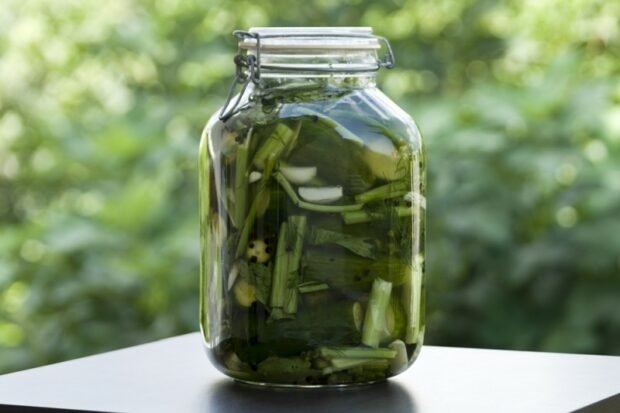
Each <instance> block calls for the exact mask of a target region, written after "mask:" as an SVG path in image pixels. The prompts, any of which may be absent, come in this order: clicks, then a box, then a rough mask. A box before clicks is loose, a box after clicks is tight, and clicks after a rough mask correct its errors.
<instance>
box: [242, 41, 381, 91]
mask: <svg viewBox="0 0 620 413" xmlns="http://www.w3.org/2000/svg"><path fill="white" fill-rule="evenodd" d="M247 53H248V54H254V53H255V51H253V50H249V51H248V52H247ZM377 69H378V65H377V52H376V51H375V50H294V51H292V50H278V51H264V50H263V51H262V53H261V55H260V77H259V81H258V83H257V85H256V86H257V88H256V89H257V91H260V90H269V89H273V88H294V87H297V86H299V87H300V88H314V87H326V88H337V89H343V88H364V87H372V86H374V85H375V81H376V73H377Z"/></svg>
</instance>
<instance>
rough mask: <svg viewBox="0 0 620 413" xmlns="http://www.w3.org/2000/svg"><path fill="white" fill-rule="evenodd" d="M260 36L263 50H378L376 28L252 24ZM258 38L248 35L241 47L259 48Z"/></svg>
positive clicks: (254, 32) (243, 39)
mask: <svg viewBox="0 0 620 413" xmlns="http://www.w3.org/2000/svg"><path fill="white" fill-rule="evenodd" d="M249 33H253V34H257V35H258V36H260V48H261V50H378V49H380V48H381V44H380V42H379V38H378V37H377V36H375V35H373V31H372V27H368V26H360V27H337V26H331V27H252V28H250V30H249ZM256 45H257V40H256V39H255V38H252V37H244V38H242V39H240V40H239V48H241V49H255V48H256Z"/></svg>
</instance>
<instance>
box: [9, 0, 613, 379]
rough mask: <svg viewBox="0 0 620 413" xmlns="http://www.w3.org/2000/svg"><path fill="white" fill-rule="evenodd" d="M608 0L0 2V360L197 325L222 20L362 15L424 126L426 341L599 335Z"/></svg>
mask: <svg viewBox="0 0 620 413" xmlns="http://www.w3.org/2000/svg"><path fill="white" fill-rule="evenodd" d="M619 21H620V3H619V2H613V1H605V0H569V1H565V0H536V1H534V0H532V1H519V0H511V1H504V2H498V1H491V0H417V1H413V0H409V1H408V0H391V1H382V2H372V1H370V0H347V1H341V2H333V1H326V0H315V1H307V2H299V3H295V7H291V6H290V3H289V2H288V1H285V0H274V1H271V2H257V1H248V0H241V1H234V2H233V1H218V0H200V1H199V0H156V1H138V0H109V1H106V2H105V4H104V3H101V2H96V1H93V0H29V1H22V0H5V1H4V2H3V7H1V8H0V372H6V371H11V370H16V369H22V368H26V367H29V366H34V365H39V364H44V363H49V362H53V361H58V360H62V359H68V358H73V357H77V356H80V355H85V354H91V353H96V352H100V351H104V350H108V349H113V348H119V347H123V346H129V345H132V344H137V343H141V342H146V341H149V340H153V339H156V338H160V337H165V336H169V335H173V334H179V333H183V332H188V331H192V330H195V329H197V326H198V324H197V308H198V303H197V296H198V288H197V277H198V256H199V251H198V219H197V218H198V214H197V190H196V179H197V170H196V155H197V145H198V138H199V135H200V132H201V129H202V127H203V125H204V123H205V121H206V119H207V118H208V116H209V115H210V114H211V113H212V112H213V111H215V109H216V108H217V107H218V106H219V105H221V104H222V102H223V96H224V95H225V93H226V91H227V87H228V84H229V81H230V80H231V76H232V74H233V64H232V56H233V54H234V53H235V51H236V45H235V42H234V39H233V38H232V36H230V33H231V31H232V30H233V29H237V28H247V27H250V26H269V25H271V26H287V25H293V26H304V25H305V26H311V25H348V26H357V25H369V26H373V27H374V28H375V31H376V32H377V33H379V34H382V35H385V36H387V37H388V38H389V39H390V40H391V41H392V45H393V47H394V50H395V53H396V57H397V63H398V64H397V68H396V69H394V70H391V71H385V72H384V73H382V74H381V76H380V85H381V87H382V88H383V89H384V90H385V91H386V93H388V94H389V95H390V96H392V97H393V98H394V99H395V100H396V101H397V102H399V103H400V104H401V105H402V106H404V107H405V108H406V109H407V110H408V111H409V112H410V113H411V114H412V115H413V116H414V118H415V119H416V120H417V121H418V124H419V125H420V127H421V129H422V131H423V133H424V134H425V138H426V143H427V149H428V159H429V176H428V187H429V199H428V201H429V202H428V219H429V221H428V223H429V228H428V262H427V270H428V275H429V283H430V284H429V288H430V290H429V293H430V294H429V308H428V314H429V316H428V332H427V337H428V340H427V341H428V342H429V343H432V344H442V345H459V346H479V347H497V348H512V349H528V350H550V351H571V352H592V353H608V354H620V28H619V23H618V22H619Z"/></svg>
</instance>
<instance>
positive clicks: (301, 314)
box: [199, 28, 426, 386]
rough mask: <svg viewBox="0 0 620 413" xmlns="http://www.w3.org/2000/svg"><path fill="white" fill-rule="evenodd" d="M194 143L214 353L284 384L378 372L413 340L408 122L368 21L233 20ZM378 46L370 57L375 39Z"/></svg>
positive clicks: (418, 230)
mask: <svg viewBox="0 0 620 413" xmlns="http://www.w3.org/2000/svg"><path fill="white" fill-rule="evenodd" d="M235 35H236V36H237V38H238V39H239V53H238V55H237V56H236V57H235V63H236V65H237V77H236V80H235V83H234V84H233V86H235V85H236V86H239V87H240V89H241V90H240V92H238V93H237V94H236V95H235V96H233V95H234V94H235V89H236V88H235V87H233V88H231V95H230V96H229V98H228V101H227V102H226V104H225V105H224V106H223V107H222V108H221V110H219V111H218V112H217V113H215V114H214V115H213V116H212V117H211V119H210V120H209V121H208V123H207V126H206V128H205V130H204V134H203V136H202V141H201V144H200V157H199V162H200V169H199V170H200V225H201V241H202V243H201V246H202V250H201V251H202V253H201V277H200V279H201V284H200V295H201V298H200V300H201V301H200V302H201V309H200V322H201V327H202V333H203V336H204V342H205V345H206V348H207V353H208V355H209V358H210V359H211V361H212V362H213V364H214V365H215V366H216V367H217V368H218V369H219V370H221V371H222V372H224V373H225V374H226V375H228V376H230V377H233V378H235V379H237V380H241V381H244V382H250V383H258V384H271V385H283V386H287V385H290V386H323V385H346V384H358V383H369V382H375V381H381V380H384V379H386V378H388V377H391V376H394V375H396V374H398V373H400V372H402V371H404V370H405V369H407V368H408V367H409V365H411V363H412V362H413V361H414V359H415V358H416V356H417V354H418V352H419V351H420V348H421V345H422V340H423V336H424V326H425V322H424V296H425V293H424V291H425V286H424V285H425V282H424V275H423V274H424V212H425V208H426V206H425V197H424V192H425V188H424V186H425V184H424V182H425V169H424V154H423V150H422V141H421V137H420V134H419V132H418V129H417V127H416V125H415V123H414V122H413V120H412V119H411V117H410V116H408V115H407V114H406V113H405V112H404V111H403V110H402V109H400V108H399V107H398V106H397V105H396V104H395V103H393V102H392V101H391V100H390V99H389V98H388V97H387V96H385V95H384V94H383V93H382V92H381V91H380V90H379V89H377V87H376V85H375V75H376V73H377V71H378V70H379V69H380V68H382V67H391V66H392V65H393V63H394V59H393V55H392V52H391V49H390V47H389V44H388V43H387V41H386V40H385V39H383V38H381V37H378V36H375V35H373V34H372V30H371V29H370V28H257V29H250V31H248V32H242V31H237V32H235ZM382 45H383V46H384V47H385V48H386V50H387V52H386V54H385V57H383V58H380V57H379V52H380V49H381V46H382Z"/></svg>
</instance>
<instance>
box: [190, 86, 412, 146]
mask: <svg viewBox="0 0 620 413" xmlns="http://www.w3.org/2000/svg"><path fill="white" fill-rule="evenodd" d="M241 106H242V109H241V110H239V111H238V112H237V113H235V114H234V115H233V116H231V117H230V118H229V119H226V120H225V121H222V120H221V119H220V117H219V114H220V109H218V110H217V111H216V112H215V113H214V114H213V115H212V116H211V118H210V119H209V120H208V122H207V124H206V126H205V129H204V132H203V139H202V144H203V146H205V147H206V145H207V144H208V145H209V147H210V151H211V152H212V153H217V152H220V151H221V150H223V149H224V148H225V147H228V146H230V145H231V144H232V145H234V140H235V139H239V137H240V136H241V137H242V136H244V134H245V133H247V132H248V131H249V129H250V128H256V127H259V128H260V127H262V126H266V125H267V126H268V125H273V124H276V123H278V122H282V121H285V122H286V121H287V120H292V119H297V118H318V117H320V118H321V119H322V120H323V121H324V123H327V124H329V123H331V124H332V125H333V126H334V127H336V128H337V129H338V130H340V131H346V132H350V135H358V137H359V138H360V140H363V141H366V143H367V141H368V140H373V139H379V140H380V139H383V138H384V137H385V135H391V137H393V138H394V139H397V140H399V141H401V142H404V143H407V145H408V146H409V147H410V148H411V149H412V150H413V151H419V150H421V149H422V137H421V134H420V131H419V129H418V127H417V125H416V123H415V121H414V120H413V118H412V117H411V116H410V115H409V114H408V113H407V112H406V111H405V110H404V109H403V108H401V107H400V106H399V105H398V104H396V103H395V102H394V101H393V100H392V99H390V98H389V97H388V96H387V95H386V94H385V93H383V92H382V91H381V90H380V89H379V88H376V87H365V88H359V89H351V90H348V91H346V92H344V93H340V94H336V95H334V94H333V93H327V92H326V93H324V94H322V93H316V94H314V95H310V96H305V95H301V96H298V95H295V94H294V93H293V92H291V95H290V96H285V97H283V98H281V99H274V100H266V99H265V100H263V99H260V98H254V99H246V98H244V99H243V101H242V104H241Z"/></svg>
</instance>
